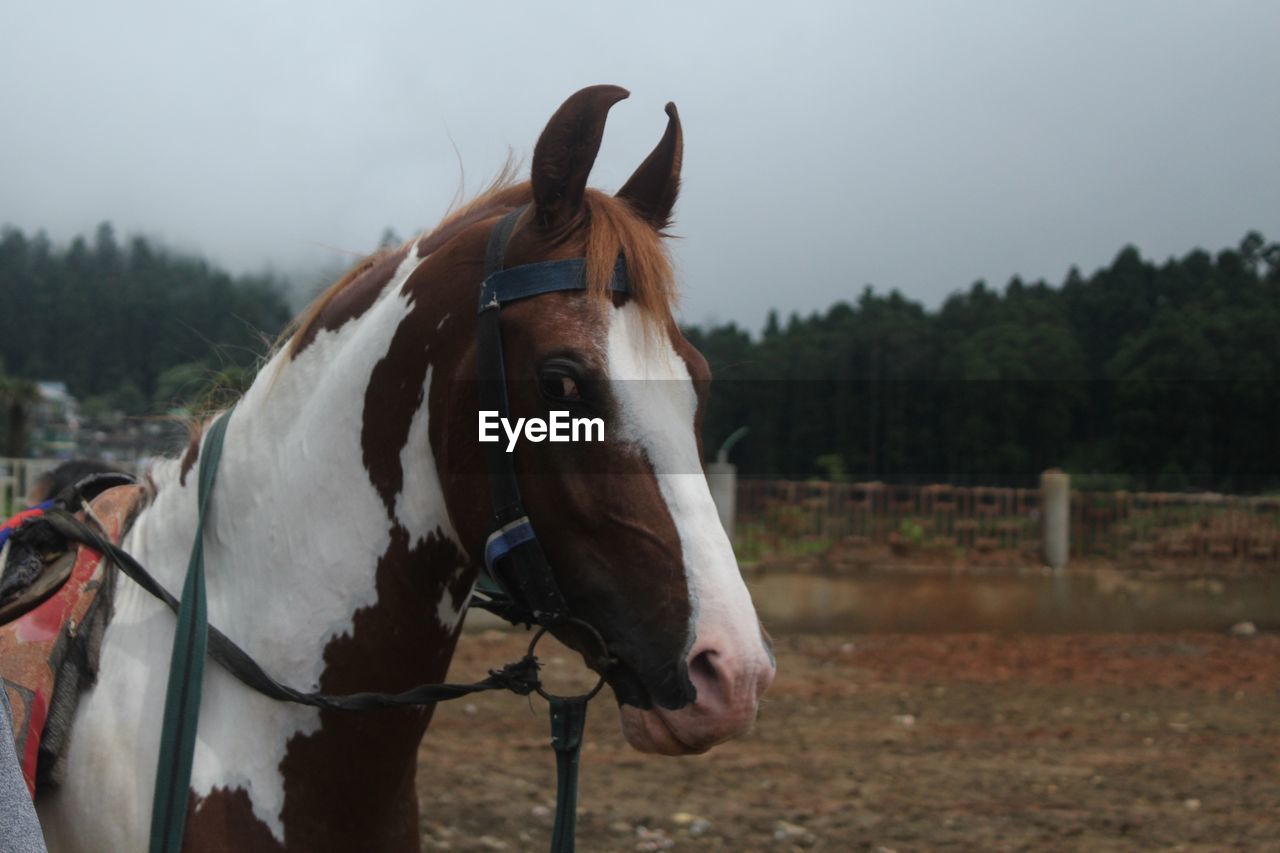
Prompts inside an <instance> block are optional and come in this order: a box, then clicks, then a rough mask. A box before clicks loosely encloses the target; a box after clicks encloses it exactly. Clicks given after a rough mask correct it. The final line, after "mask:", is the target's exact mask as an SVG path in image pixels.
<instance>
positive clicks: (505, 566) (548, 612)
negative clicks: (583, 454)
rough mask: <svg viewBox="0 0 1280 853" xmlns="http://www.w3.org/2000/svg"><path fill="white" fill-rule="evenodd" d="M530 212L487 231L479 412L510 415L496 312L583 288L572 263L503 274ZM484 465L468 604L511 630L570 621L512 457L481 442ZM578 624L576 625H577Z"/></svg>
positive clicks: (622, 287) (616, 284) (581, 274)
mask: <svg viewBox="0 0 1280 853" xmlns="http://www.w3.org/2000/svg"><path fill="white" fill-rule="evenodd" d="M527 209H528V205H524V206H522V207H517V208H516V209H514V210H512V211H511V212H510V213H508V214H507V215H505V216H503V217H502V219H500V220H499V221H498V224H497V225H495V226H494V228H493V230H492V231H491V232H489V244H488V248H487V249H486V251H485V278H484V283H483V284H482V285H481V287H480V317H479V320H478V323H477V329H476V347H477V352H476V363H477V366H478V373H479V380H480V382H479V397H480V408H481V409H483V410H487V411H496V412H497V413H498V415H499V416H500V417H502V418H506V417H507V415H509V414H510V411H509V406H508V401H507V373H506V367H505V365H504V360H503V355H502V328H501V316H502V308H503V306H505V305H509V304H511V303H512V302H516V301H518V300H521V299H528V298H529V297H531V296H540V295H542V294H544V293H555V292H558V291H566V290H583V289H585V288H586V286H587V285H586V261H585V259H583V258H570V259H567V260H559V261H542V262H539V263H533V264H522V265H520V266H516V267H510V268H504V263H503V262H504V259H505V257H506V253H507V243H508V242H509V241H510V239H511V234H512V232H513V231H515V227H516V223H517V221H518V220H519V219H520V217H521V216H522V215H523V214H524V212H525V211H526V210H527ZM609 289H610V290H612V291H614V292H615V293H626V292H627V277H626V267H625V265H624V264H623V263H622V260H621V258H619V260H618V263H617V264H616V265H615V266H614V270H613V277H612V278H611V279H610V281H609ZM484 446H485V454H486V456H485V458H486V463H487V468H488V472H489V490H490V493H491V495H492V501H493V521H492V523H491V526H490V533H489V537H488V539H487V540H486V541H485V546H484V575H483V576H482V578H481V580H480V582H479V583H478V584H477V591H479V592H480V593H481V594H482V595H483V596H484V598H483V599H476V600H475V601H473V604H475V605H476V606H479V607H481V608H483V609H486V610H490V611H491V612H493V613H496V614H497V615H499V616H501V617H503V618H504V619H507V620H508V621H510V622H512V623H521V622H523V623H526V624H530V623H532V624H537V625H543V626H555V625H560V624H562V623H564V622H565V621H567V620H568V619H570V613H569V605H568V604H567V603H566V602H565V598H564V594H563V593H561V592H560V587H559V585H558V584H557V583H556V579H555V575H554V574H553V573H552V571H551V566H550V564H549V563H548V562H547V557H546V554H545V553H544V552H543V550H542V546H541V545H540V544H539V542H538V536H537V534H536V533H535V532H534V530H533V524H532V522H530V521H529V513H528V511H527V510H526V509H525V506H524V501H523V499H522V498H521V496H520V485H519V483H518V482H517V481H516V470H515V461H514V457H513V456H512V454H510V453H507V452H506V451H505V450H503V448H502V446H501V445H500V444H497V443H487V444H485V445H484ZM575 621H577V620H575Z"/></svg>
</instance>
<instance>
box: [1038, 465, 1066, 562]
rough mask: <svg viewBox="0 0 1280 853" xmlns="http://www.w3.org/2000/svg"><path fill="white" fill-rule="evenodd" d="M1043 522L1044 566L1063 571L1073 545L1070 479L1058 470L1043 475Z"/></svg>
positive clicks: (1041, 493)
mask: <svg viewBox="0 0 1280 853" xmlns="http://www.w3.org/2000/svg"><path fill="white" fill-rule="evenodd" d="M1040 523H1041V529H1042V532H1043V546H1044V562H1045V565H1047V566H1048V567H1049V568H1051V569H1053V570H1054V571H1062V570H1063V569H1065V568H1066V567H1067V555H1068V553H1069V551H1070V545H1071V477H1070V476H1069V475H1068V474H1066V473H1064V472H1063V471H1061V470H1059V469H1057V468H1050V469H1049V470H1048V471H1045V472H1044V473H1042V474H1041V475H1040Z"/></svg>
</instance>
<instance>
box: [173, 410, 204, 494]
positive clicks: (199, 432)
mask: <svg viewBox="0 0 1280 853" xmlns="http://www.w3.org/2000/svg"><path fill="white" fill-rule="evenodd" d="M187 432H189V433H191V438H190V439H189V440H188V442H187V451H186V452H185V453H183V454H182V471H181V472H179V474H178V485H180V486H184V487H185V486H186V485H187V474H189V473H191V469H192V468H194V467H195V464H196V460H197V459H199V458H200V439H201V438H202V437H203V436H204V425H203V424H201V423H200V422H198V421H192V422H191V423H189V424H188V425H187Z"/></svg>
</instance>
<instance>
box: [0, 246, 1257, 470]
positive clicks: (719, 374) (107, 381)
mask: <svg viewBox="0 0 1280 853" xmlns="http://www.w3.org/2000/svg"><path fill="white" fill-rule="evenodd" d="M286 284H287V283H286V282H284V281H283V280H281V279H279V278H275V277H272V276H267V275H242V276H233V275H230V274H229V273H227V272H225V271H224V270H221V269H219V268H218V267H216V266H214V265H212V264H210V263H209V262H208V261H206V260H204V259H202V258H199V257H195V256H192V255H189V254H184V253H180V252H175V251H171V250H169V249H166V248H164V247H162V246H159V245H157V244H156V243H154V242H153V241H151V240H148V239H147V238H145V237H132V238H130V239H128V240H127V241H124V242H123V243H122V242H121V241H119V240H118V239H117V237H116V235H115V232H114V230H113V229H112V228H111V226H110V225H109V224H104V225H102V226H99V228H98V229H97V231H96V233H95V234H94V235H93V236H92V238H91V239H84V238H76V239H74V240H73V241H71V243H70V244H69V245H67V246H64V247H57V246H54V245H52V244H51V243H50V241H49V240H48V239H47V238H46V237H44V236H43V235H42V234H36V235H34V236H30V237H28V236H26V235H25V234H23V233H22V232H21V231H18V230H16V229H12V228H10V229H5V230H4V231H3V232H0V300H2V301H0V305H3V306H4V310H0V405H3V406H4V407H6V409H7V410H8V411H9V412H10V413H11V414H12V413H13V412H18V413H19V414H20V413H21V410H22V408H23V407H24V406H27V405H29V403H30V399H31V393H30V386H29V383H26V382H25V381H24V380H37V379H53V380H62V381H64V382H66V383H67V385H68V387H69V389H70V390H71V392H72V393H73V394H74V395H76V396H77V397H78V398H79V399H80V400H81V401H82V404H83V407H84V408H85V409H86V410H87V411H88V412H89V413H90V414H92V413H94V412H96V411H105V410H112V411H123V412H125V413H128V414H131V415H142V414H157V413H162V412H164V411H166V410H167V409H168V408H170V407H171V406H172V405H174V403H176V402H179V401H181V400H184V399H190V398H192V397H194V396H196V395H198V394H200V393H202V392H203V390H204V389H205V387H206V386H207V385H208V384H209V382H210V380H211V379H212V378H219V379H221V380H223V381H225V380H226V379H227V378H228V377H230V378H231V382H232V383H233V384H236V383H239V382H243V381H246V379H247V377H248V376H251V374H252V369H253V366H254V365H255V363H256V361H257V359H258V358H259V357H260V356H261V355H262V353H263V352H265V350H266V348H267V344H268V342H269V341H270V340H271V339H272V338H273V337H274V336H275V335H276V334H277V333H278V332H279V331H280V329H282V328H283V327H284V325H285V324H286V323H287V322H288V320H289V317H290V316H291V313H292V312H291V310H290V306H289V305H288V302H287V299H286V297H285V295H284V294H285V292H286ZM1277 329H1280V244H1277V243H1274V242H1272V243H1268V242H1267V241H1266V240H1265V239H1264V238H1263V237H1262V236H1261V235H1259V234H1257V233H1252V232H1251V233H1249V234H1247V235H1246V236H1245V237H1244V239H1243V240H1241V241H1240V243H1239V245H1238V246H1236V247H1234V248H1229V249H1225V250H1223V251H1220V252H1218V253H1216V254H1210V253H1209V252H1206V251H1203V250H1195V251H1192V252H1190V253H1188V254H1187V255H1185V256H1184V257H1181V258H1176V259H1169V260H1168V261H1165V262H1160V263H1157V262H1155V261H1152V260H1150V259H1145V258H1143V257H1142V256H1141V255H1140V254H1139V252H1138V251H1137V250H1136V249H1134V248H1132V247H1127V248H1125V249H1123V250H1121V251H1120V253H1119V254H1118V255H1117V256H1116V257H1115V259H1114V260H1113V261H1112V263H1111V264H1110V265H1109V266H1107V267H1104V268H1102V269H1099V270H1097V271H1096V272H1094V273H1093V274H1091V275H1088V276H1085V275H1082V274H1081V273H1080V272H1079V271H1078V270H1076V269H1072V270H1071V271H1070V272H1069V273H1068V274H1067V276H1066V278H1065V280H1064V281H1063V282H1062V283H1061V284H1060V285H1058V286H1051V285H1050V284H1048V283H1046V282H1043V281H1037V282H1032V283H1028V282H1024V281H1023V280H1021V279H1019V278H1014V279H1013V280H1011V281H1010V282H1009V283H1008V284H1007V285H1006V286H1005V287H1003V288H993V287H990V286H988V285H987V284H986V283H984V282H977V283H975V284H974V285H972V286H971V287H970V288H969V289H968V290H965V291H961V292H957V293H955V294H953V295H952V296H950V297H949V298H948V299H946V300H945V301H944V302H943V304H942V305H941V306H940V307H939V308H937V309H932V310H931V309H927V308H926V307H925V306H924V305H922V304H921V303H919V302H916V301H914V300H912V299H909V298H907V297H905V296H903V295H902V294H901V293H898V292H897V291H893V292H890V293H887V294H886V293H876V292H875V291H873V290H872V289H871V288H866V289H864V290H863V291H862V293H861V294H860V295H859V296H858V297H857V298H856V300H853V301H850V302H838V303H836V304H835V305H833V306H832V307H831V308H830V309H828V310H827V311H825V312H821V313H815V314H812V315H810V316H807V317H801V316H798V315H795V314H792V315H791V316H790V317H789V318H788V319H787V320H786V321H785V323H784V322H783V321H782V320H781V319H780V317H779V315H778V314H777V313H776V312H774V313H771V314H770V316H769V318H768V322H767V324H766V326H765V328H764V331H763V333H761V334H751V333H750V332H748V331H747V330H745V329H742V328H740V327H738V326H737V325H735V324H733V323H728V324H722V325H713V326H709V327H699V326H691V327H687V328H686V329H685V333H686V334H687V335H688V337H689V339H690V340H691V341H692V342H693V343H694V344H695V345H696V346H698V347H699V348H700V349H701V350H702V351H703V353H704V354H705V355H706V356H707V359H708V361H709V362H710V363H711V366H712V369H713V371H714V373H715V377H716V381H715V382H714V383H713V385H712V401H711V405H710V406H709V408H708V411H707V417H706V420H705V423H704V426H703V438H704V446H705V449H706V452H707V455H708V456H712V455H714V453H715V450H716V448H717V447H719V446H720V444H721V442H723V441H724V439H725V438H726V437H727V436H728V435H729V434H730V433H732V432H733V431H734V430H735V429H737V428H738V427H741V426H746V427H748V428H749V433H748V435H747V437H746V439H745V440H744V441H742V442H741V443H739V444H738V445H737V446H736V447H735V448H734V450H733V457H732V459H733V461H734V462H736V463H737V464H738V466H739V470H740V472H741V473H743V474H744V475H748V476H774V477H776V476H788V477H824V478H831V479H879V480H885V481H908V482H910V481H915V482H924V481H937V482H948V481H949V482H953V483H957V484H988V485H996V484H1008V485H1028V484H1030V483H1032V482H1033V481H1034V479H1035V477H1036V475H1037V474H1038V472H1039V471H1040V470H1042V469H1044V468H1047V467H1053V466H1058V467H1064V468H1066V469H1067V470H1068V471H1070V472H1072V473H1073V474H1075V475H1077V478H1078V482H1080V483H1081V484H1084V485H1090V484H1092V485H1097V486H1100V487H1111V488H1159V489H1170V490H1177V489H1185V488H1204V489H1216V490H1223V491H1227V490H1231V491H1256V490H1264V489H1275V488H1280V442H1277V441H1276V440H1275V435H1276V433H1277V426H1278V425H1280V417H1278V416H1280V403H1278V397H1277V394H1276V393H1275V391H1276V389H1277V384H1276V383H1277V380H1278V379H1280V335H1277ZM4 420H5V419H4V418H0V421H4ZM3 432H4V429H3V424H0V433H3ZM0 438H3V436H2V435H0Z"/></svg>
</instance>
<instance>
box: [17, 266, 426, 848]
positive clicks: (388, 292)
mask: <svg viewBox="0 0 1280 853" xmlns="http://www.w3.org/2000/svg"><path fill="white" fill-rule="evenodd" d="M415 266H416V263H415V262H414V261H413V258H412V256H411V257H410V258H407V259H406V260H405V262H404V263H402V264H401V265H400V267H399V269H398V270H397V273H396V276H395V277H393V278H392V279H391V281H390V282H389V283H388V285H387V287H386V288H385V290H384V292H383V293H382V294H381V295H380V296H379V298H378V300H377V301H376V302H375V304H374V305H373V306H372V307H371V308H370V309H369V310H368V311H367V312H366V313H365V315H364V316H363V317H361V320H360V322H358V323H346V324H343V326H342V327H340V328H339V329H337V330H333V331H328V330H321V331H320V333H319V334H317V335H316V337H315V340H314V341H313V342H312V344H311V345H310V346H308V347H307V348H306V349H304V350H303V351H302V352H300V353H299V354H298V356H297V358H296V359H294V360H293V361H292V362H291V363H287V364H269V365H267V366H266V367H265V368H264V370H263V371H262V375H263V377H264V379H263V380H262V381H259V382H255V384H254V385H253V387H251V388H250V389H249V391H248V392H247V393H246V394H245V396H244V399H243V400H242V401H241V402H240V404H239V405H238V407H237V409H236V411H235V413H234V414H233V415H232V418H231V421H230V423H229V425H228V430H227V438H226V447H225V450H224V453H223V457H222V462H221V465H220V469H219V472H218V482H217V486H216V490H215V492H214V495H213V498H212V501H211V507H210V515H209V521H208V527H207V529H206V533H205V559H206V571H207V581H208V590H209V619H210V622H211V623H212V624H214V625H216V626H218V627H219V628H220V629H222V630H223V631H224V632H225V633H226V634H227V635H228V636H230V637H231V639H233V640H234V641H236V642H237V643H239V644H240V645H241V646H242V647H243V648H244V649H245V651H247V652H248V653H249V654H250V655H252V656H253V657H254V658H256V659H257V660H258V661H259V662H260V663H261V664H262V665H263V667H264V668H265V669H266V670H267V672H268V673H270V674H272V675H274V676H275V677H276V678H279V679H280V680H281V681H283V682H285V683H287V684H289V685H290V686H293V687H296V688H299V689H302V690H316V689H318V688H319V685H320V677H321V675H322V674H323V672H324V668H325V664H324V649H325V647H326V646H327V645H328V643H329V642H330V641H331V640H333V639H334V638H335V637H338V636H341V635H344V634H349V633H350V632H351V630H352V624H353V623H352V619H353V616H354V614H355V613H356V611H357V610H360V609H361V608H364V607H368V606H370V605H373V604H375V603H376V599H377V591H376V585H375V578H374V573H375V570H376V567H377V563H378V560H379V558H380V557H381V556H382V554H383V553H384V552H385V551H386V549H387V547H388V544H389V542H390V534H391V526H392V521H391V520H390V519H388V518H387V511H386V506H385V504H384V503H383V501H382V499H381V497H380V496H379V494H378V493H377V491H376V490H375V489H374V487H373V485H372V483H371V482H370V481H369V476H368V472H367V471H366V470H365V469H364V464H363V450H362V444H361V437H362V431H363V417H362V413H363V409H364V395H365V389H366V388H367V386H368V384H369V379H370V376H371V374H372V371H373V368H374V366H375V365H376V364H377V362H378V361H379V360H380V359H381V358H382V356H383V355H384V354H385V352H386V351H387V347H388V346H389V344H390V341H391V338H392V334H393V332H394V330H395V329H396V328H397V327H398V326H399V324H400V323H401V321H402V320H403V319H404V318H405V316H407V314H408V312H409V310H410V303H411V299H410V298H409V297H408V296H406V295H404V294H402V293H401V292H400V290H401V286H402V285H403V283H404V280H405V279H406V278H407V277H408V275H409V274H410V273H411V272H412V271H413V269H414V268H415ZM288 358H289V356H288V353H287V352H281V353H279V354H277V355H276V357H275V359H274V360H275V361H279V360H281V359H288ZM429 376H430V375H429ZM429 376H428V379H429ZM266 377H269V379H268V378H266ZM423 408H424V409H425V408H426V407H425V405H424V407H423ZM422 421H423V423H424V424H425V421H426V418H425V416H424V417H423V418H422ZM424 430H425V426H424V427H422V428H421V429H420V430H419V431H418V433H417V434H419V435H425V432H424ZM413 432H414V431H413V430H411V433H413ZM429 460H430V451H429V445H426V446H424V447H423V448H422V449H421V452H420V453H419V454H418V455H417V456H415V457H414V459H413V464H411V465H409V466H407V467H406V483H407V484H408V483H412V488H413V490H414V493H413V495H412V496H411V498H409V499H410V500H411V501H412V502H413V503H414V505H415V506H416V507H426V508H430V507H433V506H438V507H443V498H442V497H441V498H438V499H437V500H436V501H434V502H433V501H432V500H431V498H430V496H429V495H428V494H427V492H429V490H430V486H429V483H428V482H427V481H428V480H430V478H431V475H430V474H426V473H423V469H424V468H426V466H427V465H428V464H429ZM179 468H180V465H179V463H178V462H177V461H176V460H169V461H166V462H163V463H160V464H159V465H157V466H156V468H155V469H154V472H153V476H154V477H155V480H156V482H157V484H158V486H159V488H158V491H157V494H156V498H155V501H154V503H153V504H152V505H151V506H150V507H149V508H148V509H147V510H146V511H144V512H143V514H142V515H141V516H140V517H139V518H138V521H137V523H136V524H135V527H134V529H133V530H132V531H131V533H130V535H129V536H128V537H127V539H126V541H125V543H124V545H125V548H126V550H128V551H129V552H131V553H132V554H134V556H136V557H137V558H138V560H139V561H140V562H141V563H142V564H143V565H145V566H147V567H149V568H150V569H151V571H152V572H153V573H154V574H155V576H156V577H157V579H158V580H159V581H160V582H161V583H162V584H163V585H164V586H165V587H166V588H168V589H170V590H172V591H174V592H177V591H178V590H180V589H181V586H182V575H183V573H184V571H185V567H186V563H187V555H188V553H189V550H190V547H191V539H192V537H193V535H194V529H193V527H194V525H193V519H194V518H195V501H196V480H197V478H195V477H188V478H187V486H186V487H185V488H184V487H181V486H180V485H179V483H178V474H179ZM426 470H429V471H430V472H434V465H431V466H430V468H427V469H426ZM428 515H430V513H428ZM317 516H321V518H317ZM440 523H441V519H440V518H439V517H437V518H436V520H435V521H434V522H432V521H431V520H430V519H429V518H425V517H424V518H420V519H419V520H418V521H417V522H415V525H414V527H413V528H411V529H412V530H414V531H420V530H422V529H423V527H424V525H428V524H430V525H431V528H432V529H434V527H435V526H437V525H440ZM444 529H446V530H449V529H450V528H449V527H448V526H447V524H445V525H444ZM447 597H448V596H447V594H446V598H447ZM173 628H174V619H173V616H172V615H171V614H170V613H169V612H168V611H167V610H166V609H165V608H164V606H163V605H161V604H160V603H159V602H158V601H156V600H155V599H153V598H152V597H151V596H150V595H149V594H147V593H146V592H144V591H142V590H141V589H140V588H139V587H138V586H137V585H135V584H133V583H130V582H128V581H121V583H120V584H119V586H118V587H117V593H116V604H115V614H114V617H113V620H112V622H111V625H110V627H109V628H108V631H107V634H106V636H105V638H104V642H103V646H102V657H101V669H100V672H99V676H98V681H97V684H96V686H95V687H94V688H93V689H92V690H90V691H89V692H87V693H86V694H85V696H84V697H83V699H82V700H81V702H80V706H79V708H78V710H77V717H76V723H75V738H74V739H73V741H72V745H71V748H70V751H69V754H68V768H67V770H68V772H67V781H66V783H65V784H64V785H63V787H62V789H61V790H60V791H59V792H57V793H56V794H55V795H53V796H51V797H49V798H47V799H46V798H42V802H41V805H40V809H41V814H42V821H43V823H44V826H45V831H46V833H47V834H48V836H49V838H48V843H49V845H50V848H51V849H67V850H139V849H144V848H145V847H146V839H147V836H148V826H149V820H150V805H151V794H152V788H153V785H154V773H155V763H156V755H157V749H158V733H159V731H160V718H161V715H162V711H163V707H164V687H165V677H166V673H167V672H168V656H169V651H170V649H171V647H172V642H173ZM319 725H320V717H319V712H318V711H317V710H315V709H311V708H305V707H302V706H298V705H292V704H288V703H284V702H276V701H273V700H270V699H267V698H265V697H263V696H261V695H259V694H257V693H255V692H253V691H252V690H250V689H249V688H247V687H244V686H243V685H241V684H240V683H239V682H238V681H236V680H235V679H234V678H233V677H232V676H230V675H229V674H227V673H226V672H225V671H224V670H223V669H222V668H221V667H220V666H218V665H216V664H209V665H208V667H207V669H206V676H205V686H204V695H203V699H202V703H201V713H200V729H199V739H198V741H197V744H196V753H195V764H194V768H193V773H192V782H191V787H192V790H193V791H194V792H195V793H196V795H197V796H199V797H208V796H209V795H210V794H212V793H213V792H214V791H216V790H219V789H223V790H228V791H231V790H235V789H241V790H243V791H244V792H245V793H246V794H247V795H248V799H249V802H250V804H251V807H252V809H253V814H254V815H255V816H256V817H257V818H258V819H259V820H261V821H262V822H263V823H264V824H265V825H266V826H267V827H268V828H269V829H270V831H271V833H272V834H273V835H274V836H275V838H276V839H277V840H279V841H281V842H283V841H284V840H285V839H284V825H283V822H282V817H281V812H282V809H283V806H284V797H285V792H284V777H283V774H282V771H281V762H282V760H283V759H284V757H285V754H286V752H287V750H288V746H289V741H290V739H292V738H294V737H296V736H299V735H307V734H310V733H312V732H314V731H316V730H317V729H318V728H319Z"/></svg>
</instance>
